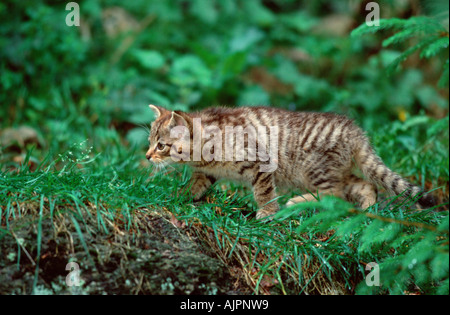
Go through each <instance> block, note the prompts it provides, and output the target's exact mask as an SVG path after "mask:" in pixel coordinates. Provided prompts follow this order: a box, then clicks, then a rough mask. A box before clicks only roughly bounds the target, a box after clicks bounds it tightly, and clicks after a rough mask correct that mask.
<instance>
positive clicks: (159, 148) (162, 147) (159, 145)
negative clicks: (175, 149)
mask: <svg viewBox="0 0 450 315" xmlns="http://www.w3.org/2000/svg"><path fill="white" fill-rule="evenodd" d="M156 147H157V148H158V150H159V151H162V150H164V148H165V147H166V145H165V144H164V143H161V142H160V143H158V145H157V146H156Z"/></svg>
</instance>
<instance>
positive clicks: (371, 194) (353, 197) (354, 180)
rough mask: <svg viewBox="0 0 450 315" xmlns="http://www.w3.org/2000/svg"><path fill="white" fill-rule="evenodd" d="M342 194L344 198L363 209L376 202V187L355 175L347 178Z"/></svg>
mask: <svg viewBox="0 0 450 315" xmlns="http://www.w3.org/2000/svg"><path fill="white" fill-rule="evenodd" d="M343 194H344V199H345V200H347V201H349V202H352V203H356V204H357V205H358V206H359V207H360V208H361V209H363V210H365V209H367V208H369V207H370V206H372V205H374V204H375V203H377V187H376V186H375V185H374V184H372V183H369V182H368V181H365V180H364V179H362V178H359V177H357V176H355V175H351V176H350V177H349V179H348V180H347V182H346V185H345V186H344V189H343Z"/></svg>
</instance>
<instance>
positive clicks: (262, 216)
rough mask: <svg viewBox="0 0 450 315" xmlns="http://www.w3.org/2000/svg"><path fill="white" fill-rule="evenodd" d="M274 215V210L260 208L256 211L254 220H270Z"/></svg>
mask: <svg viewBox="0 0 450 315" xmlns="http://www.w3.org/2000/svg"><path fill="white" fill-rule="evenodd" d="M274 216H275V212H272V211H267V210H263V209H261V210H258V212H256V220H264V221H272V220H273V217H274Z"/></svg>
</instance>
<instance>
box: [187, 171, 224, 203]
mask: <svg viewBox="0 0 450 315" xmlns="http://www.w3.org/2000/svg"><path fill="white" fill-rule="evenodd" d="M215 181H216V179H215V178H214V177H212V176H208V175H206V174H204V173H201V172H194V173H193V174H192V177H191V180H190V181H189V183H188V184H187V186H186V187H185V188H184V189H183V190H182V191H181V193H182V194H183V193H184V192H185V191H189V193H190V194H191V195H192V198H193V199H194V201H198V200H200V199H201V198H202V196H203V195H204V193H205V192H206V191H207V190H208V188H209V187H211V185H212V184H214V182H215Z"/></svg>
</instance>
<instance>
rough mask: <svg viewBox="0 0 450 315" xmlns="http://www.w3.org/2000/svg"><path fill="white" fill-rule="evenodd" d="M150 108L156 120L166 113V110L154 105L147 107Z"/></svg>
mask: <svg viewBox="0 0 450 315" xmlns="http://www.w3.org/2000/svg"><path fill="white" fill-rule="evenodd" d="M148 106H149V107H150V109H151V110H152V111H153V113H154V114H155V117H156V118H159V117H160V116H162V114H163V113H164V112H167V109H165V108H163V107H161V106H155V105H151V104H150V105H148Z"/></svg>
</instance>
